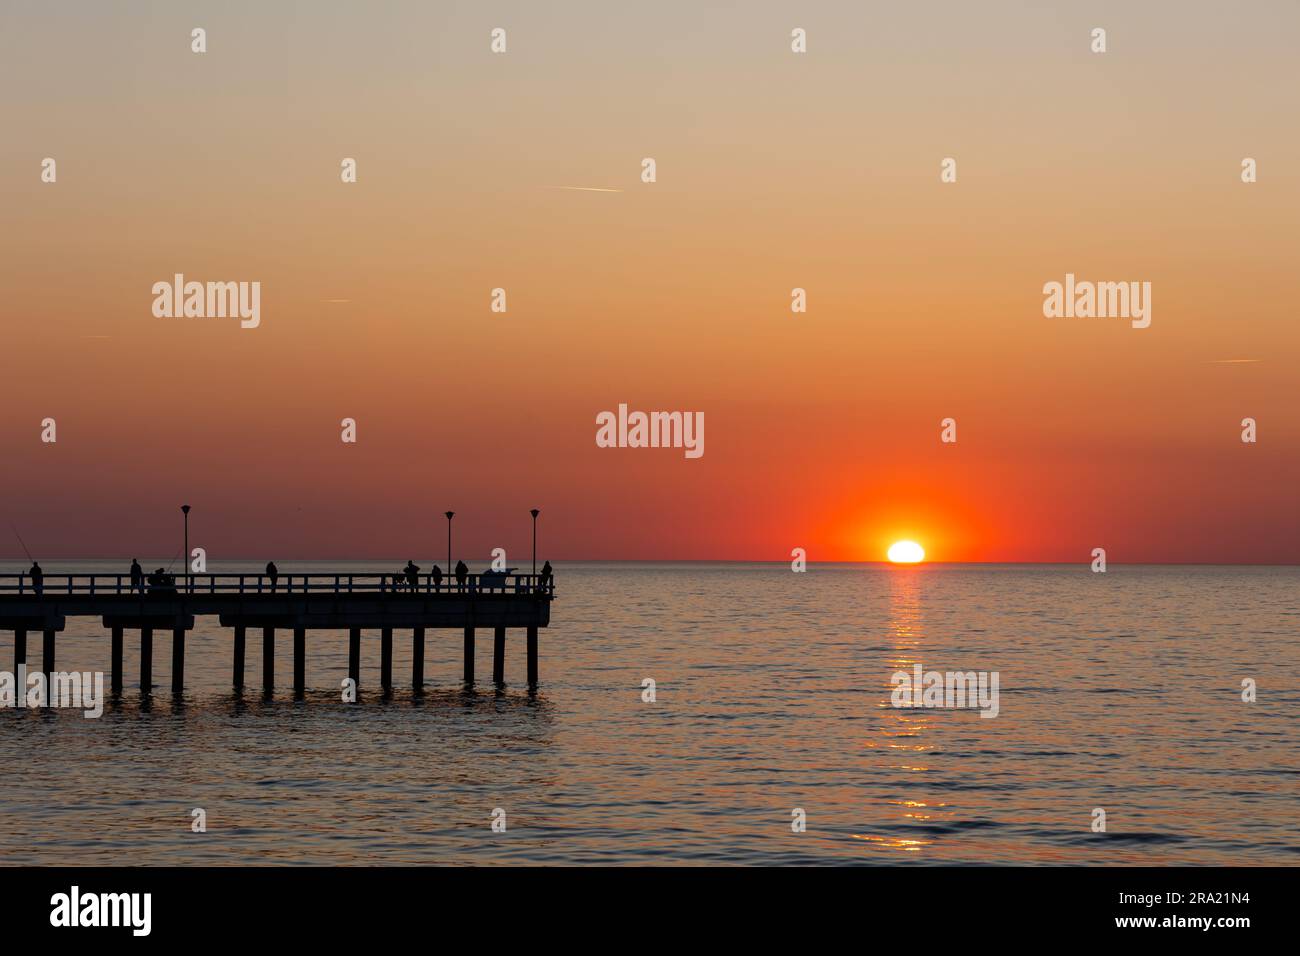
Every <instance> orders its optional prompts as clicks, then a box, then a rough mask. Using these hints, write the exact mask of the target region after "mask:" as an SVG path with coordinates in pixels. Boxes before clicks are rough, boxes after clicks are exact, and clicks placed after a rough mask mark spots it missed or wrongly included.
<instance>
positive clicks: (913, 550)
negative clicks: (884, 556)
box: [889, 541, 925, 564]
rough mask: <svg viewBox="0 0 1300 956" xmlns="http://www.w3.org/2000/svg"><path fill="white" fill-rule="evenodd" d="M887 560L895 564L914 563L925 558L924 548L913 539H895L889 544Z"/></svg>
mask: <svg viewBox="0 0 1300 956" xmlns="http://www.w3.org/2000/svg"><path fill="white" fill-rule="evenodd" d="M889 560H890V561H893V562H894V563H895V564H915V563H916V562H918V561H924V560H925V548H923V547H921V546H920V545H919V544H917V543H916V542H915V541H895V542H894V543H893V544H891V545H890V546H889Z"/></svg>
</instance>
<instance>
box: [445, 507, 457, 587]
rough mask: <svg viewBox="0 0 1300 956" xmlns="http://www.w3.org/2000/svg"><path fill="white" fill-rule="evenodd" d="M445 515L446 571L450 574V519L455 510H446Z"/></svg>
mask: <svg viewBox="0 0 1300 956" xmlns="http://www.w3.org/2000/svg"><path fill="white" fill-rule="evenodd" d="M446 515H447V573H448V574H451V519H452V518H454V517H456V512H454V511H448V512H446Z"/></svg>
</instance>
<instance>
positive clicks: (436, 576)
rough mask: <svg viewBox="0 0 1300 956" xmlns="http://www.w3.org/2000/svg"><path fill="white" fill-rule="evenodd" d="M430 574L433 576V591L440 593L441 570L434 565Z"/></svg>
mask: <svg viewBox="0 0 1300 956" xmlns="http://www.w3.org/2000/svg"><path fill="white" fill-rule="evenodd" d="M431 573H432V574H433V589H434V590H435V591H441V590H442V568H440V567H438V566H437V565H436V564H435V565H434V566H433V571H432V572H431Z"/></svg>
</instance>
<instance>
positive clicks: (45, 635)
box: [41, 627, 54, 679]
mask: <svg viewBox="0 0 1300 956" xmlns="http://www.w3.org/2000/svg"><path fill="white" fill-rule="evenodd" d="M41 637H42V640H41V667H42V668H43V669H44V671H45V676H46V678H47V679H48V678H49V676H50V675H51V674H53V673H54V632H53V631H52V630H50V629H49V628H48V627H47V628H45V630H44V631H42V632H41Z"/></svg>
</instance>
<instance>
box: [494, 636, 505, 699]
mask: <svg viewBox="0 0 1300 956" xmlns="http://www.w3.org/2000/svg"><path fill="white" fill-rule="evenodd" d="M505 682H506V629H505V628H504V627H498V628H496V629H495V630H494V631H493V634H492V683H494V684H497V685H501V684H504V683H505Z"/></svg>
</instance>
